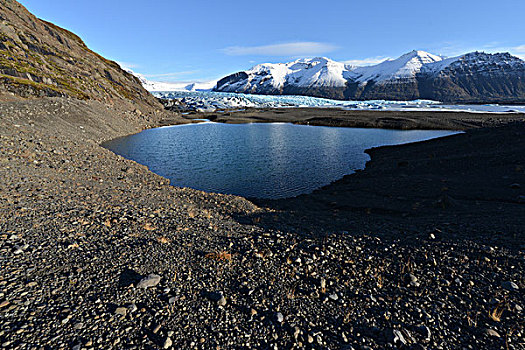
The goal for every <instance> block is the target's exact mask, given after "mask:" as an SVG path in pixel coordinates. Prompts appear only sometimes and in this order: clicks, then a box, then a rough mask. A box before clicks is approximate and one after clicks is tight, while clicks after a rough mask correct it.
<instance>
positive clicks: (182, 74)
mask: <svg viewBox="0 0 525 350" xmlns="http://www.w3.org/2000/svg"><path fill="white" fill-rule="evenodd" d="M199 72H200V71H199V70H189V71H183V72H173V73H162V74H144V76H145V77H147V78H165V79H168V78H177V77H180V76H186V75H193V74H196V73H199Z"/></svg>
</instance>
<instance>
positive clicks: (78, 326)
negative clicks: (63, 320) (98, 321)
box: [73, 322, 84, 329]
mask: <svg viewBox="0 0 525 350" xmlns="http://www.w3.org/2000/svg"><path fill="white" fill-rule="evenodd" d="M73 328H74V329H82V328H84V323H82V322H78V323H76V324H75V325H74V326H73Z"/></svg>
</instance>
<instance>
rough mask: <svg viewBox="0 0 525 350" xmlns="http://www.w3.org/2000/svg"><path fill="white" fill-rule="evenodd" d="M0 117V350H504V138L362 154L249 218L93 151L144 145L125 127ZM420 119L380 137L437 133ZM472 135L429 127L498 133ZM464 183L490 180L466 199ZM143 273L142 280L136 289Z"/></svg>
mask: <svg viewBox="0 0 525 350" xmlns="http://www.w3.org/2000/svg"><path fill="white" fill-rule="evenodd" d="M274 112H275V111H270V112H269V111H263V113H262V117H264V119H271V118H273V117H277V116H276V115H277V114H276V113H274ZM314 112H315V113H317V112H316V111H311V113H314ZM374 112H376V111H374ZM0 113H1V115H2V116H3V117H2V118H1V119H0V164H2V167H0V178H2V179H3V180H2V181H0V237H1V240H0V263H1V265H2V269H0V286H1V287H2V288H1V291H0V316H1V317H2V325H3V327H2V329H1V330H0V344H2V346H3V347H4V348H23V347H24V346H28V345H29V346H41V347H42V346H43V347H46V346H47V347H50V348H60V347H62V348H73V347H75V346H77V345H78V346H80V347H82V348H87V349H90V348H103V347H109V346H111V347H116V348H118V347H136V348H144V347H151V348H159V347H164V346H165V345H166V344H167V343H172V344H173V347H175V348H194V347H200V348H216V347H217V346H220V347H222V348H261V349H263V348H270V347H274V346H278V347H285V348H292V347H297V348H300V347H312V348H342V347H354V348H362V347H364V346H368V347H370V348H385V347H392V348H400V349H401V348H410V347H412V348H414V349H421V348H432V349H433V348H438V347H441V348H443V349H451V348H455V347H456V346H458V345H461V346H464V347H467V346H471V347H473V348H479V349H491V348H498V347H502V346H505V343H508V344H510V348H515V349H517V348H519V347H520V342H522V340H520V339H522V338H521V335H522V334H523V332H524V331H525V330H524V329H523V322H522V321H523V311H520V310H522V307H523V306H525V297H524V295H523V288H525V281H524V280H523V271H524V270H525V263H524V261H525V260H524V252H523V247H520V244H522V242H523V240H522V238H523V230H522V228H521V224H522V222H521V218H522V217H523V211H524V209H523V208H524V206H523V204H522V203H518V202H516V201H515V199H513V201H509V200H508V198H515V197H516V196H518V195H520V194H521V193H522V191H523V187H524V186H525V181H522V179H523V176H524V175H523V169H524V167H523V166H522V163H523V159H522V158H523V156H522V153H520V152H516V150H518V151H519V150H520V149H523V145H522V144H523V142H525V137H523V126H522V124H520V125H521V126H520V125H517V126H513V125H509V126H507V127H503V128H500V129H477V130H473V131H470V132H467V133H466V134H462V135H465V136H462V137H457V135H456V136H451V137H452V138H455V139H454V140H452V141H453V142H452V143H450V141H443V140H441V141H437V140H436V141H426V142H422V143H417V144H410V145H401V146H390V147H384V148H378V149H373V150H371V151H370V153H371V156H372V161H371V162H369V164H367V168H365V170H363V171H360V172H358V173H357V174H354V175H355V176H354V175H350V176H351V178H350V179H348V178H345V179H344V181H343V182H341V183H339V184H336V185H335V187H334V186H332V185H330V186H331V187H330V186H329V187H328V188H327V189H325V190H323V191H320V192H317V193H314V194H313V197H310V198H309V199H308V200H306V199H305V198H298V199H295V201H287V202H286V203H283V202H280V203H277V202H272V203H270V202H264V203H262V202H261V203H256V204H257V205H256V204H254V203H252V202H250V201H248V200H246V199H244V198H241V197H236V196H230V195H220V194H212V193H205V192H202V191H197V190H191V189H186V188H175V187H172V186H170V185H169V181H167V180H166V179H164V178H162V177H160V176H158V175H155V174H153V173H151V172H150V171H149V170H148V169H147V168H146V167H144V166H142V165H139V164H137V163H135V162H133V161H130V160H127V159H124V158H122V157H120V156H117V155H115V154H114V153H112V152H111V151H109V150H106V149H104V148H103V147H101V146H100V145H99V144H100V142H102V141H104V140H109V139H110V138H115V137H119V136H125V134H131V133H134V132H140V130H142V129H143V128H144V127H147V126H145V125H144V122H143V121H141V120H140V118H139V116H136V115H133V114H132V113H129V112H128V111H125V110H124V111H118V110H115V109H114V108H113V109H109V108H107V107H106V106H104V105H101V104H97V103H94V102H83V101H77V100H70V99H42V100H29V101H19V102H12V103H3V104H0ZM268 113H269V117H268ZM294 113H295V112H294ZM321 113H325V112H321ZM379 113H381V112H379ZM272 115H273V117H272ZM280 116H281V117H282V114H281V115H280ZM230 117H232V118H233V116H230ZM244 117H247V115H245V116H244ZM256 117H258V116H257V115H255V116H251V117H250V118H252V119H253V118H256ZM310 117H312V115H311V114H308V113H306V117H305V118H310ZM322 117H323V118H326V117H327V114H325V115H323V116H322ZM354 117H355V116H354ZM374 117H375V118H376V117H377V118H380V117H381V116H380V115H375V116H374ZM388 117H389V118H390V117H392V116H391V115H389V116H388ZM423 117H424V116H423ZM423 117H421V119H416V120H410V119H409V120H408V121H407V118H406V116H400V117H399V118H402V119H400V120H397V121H396V120H394V121H389V122H388V123H387V122H386V121H383V122H382V123H383V124H387V125H395V124H394V123H397V122H399V123H400V124H401V125H406V126H410V125H415V124H418V123H419V124H423V125H427V124H431V123H438V122H439V121H438V120H437V119H432V118H431V119H430V121H428V120H427V119H424V118H423ZM288 118H292V119H293V118H295V119H296V121H301V120H300V118H298V117H297V114H292V115H291V116H288ZM346 118H347V119H345V118H343V121H346V122H348V123H354V122H355V123H357V121H358V122H364V120H365V119H366V118H365V116H363V115H361V116H359V117H358V118H357V117H356V119H355V120H357V121H354V119H352V118H351V117H348V116H347V117H346ZM490 118H492V117H490ZM490 118H489V117H487V118H486V119H487V120H481V119H475V120H470V119H468V118H466V117H465V118H462V117H459V116H454V117H451V118H450V120H448V119H447V120H445V124H450V125H458V126H462V127H467V126H470V125H476V123H478V124H479V122H484V123H488V124H491V125H495V126H496V125H499V124H502V123H503V122H505V120H499V119H497V118H496V119H494V118H492V119H490ZM246 119H247V120H248V118H246ZM489 119H490V120H489ZM169 120H170V121H171V122H172V123H175V122H176V123H186V121H185V120H183V119H182V118H181V117H179V116H176V115H172V116H170V119H169ZM305 120H306V119H303V121H305ZM349 120H350V121H349ZM320 122H326V119H323V120H321V121H320ZM161 123H162V122H161ZM161 123H158V122H157V121H156V120H152V121H151V122H150V123H149V125H150V126H153V125H157V124H161ZM377 123H378V121H377V120H376V119H373V120H372V121H371V122H370V124H371V125H375V124H377ZM439 125H441V124H439ZM447 139H449V138H447ZM432 150H434V151H432ZM459 150H461V152H459ZM454 154H459V157H454V156H453V155H454ZM430 155H432V157H430ZM507 165H511V166H512V169H511V168H508V167H507ZM479 167H482V168H481V169H484V168H486V169H487V171H488V172H487V174H488V175H489V177H488V178H487V179H488V180H491V179H495V180H497V181H495V182H490V181H489V182H479V183H478V182H477V181H478V179H483V176H477V177H476V176H473V174H474V175H475V172H476V170H477V169H480V168H479ZM454 169H458V171H455V170H454ZM469 169H470V170H469ZM422 170H425V171H422ZM427 170H428V171H427ZM438 170H439V171H438ZM489 170H490V171H489ZM511 170H512V171H511ZM434 172H435V174H434ZM428 174H431V180H432V181H429V182H430V184H425V181H424V179H425V177H426V176H428ZM411 176H412V177H411ZM443 176H445V178H443ZM469 176H472V178H470V177H469ZM502 176H510V177H508V178H503V177H502ZM470 179H472V181H471V182H472V184H471V187H470V188H469V187H466V188H463V187H462V184H465V183H468V182H469V181H467V180H470ZM442 180H447V181H446V182H443V181H442ZM480 181H481V180H480ZM516 183H517V184H518V185H519V186H518V187H519V188H513V186H514V187H516V186H515V184H516ZM376 187H377V189H376V190H377V191H371V189H373V188H376ZM443 187H448V189H447V190H443ZM407 188H410V189H411V191H407V190H406V189H407ZM478 188H481V194H480V191H478V190H476V189H478ZM427 189H431V191H430V192H429V193H430V195H429V196H428V198H424V197H423V198H420V194H421V193H426V192H428V191H427ZM473 189H474V190H473ZM500 189H501V191H502V192H501V193H499V192H498V191H500ZM345 191H346V192H345ZM461 191H464V192H465V193H473V198H464V196H463V193H464V192H461ZM472 191H473V192H472ZM345 193H346V194H348V193H351V196H348V195H347V196H346V197H352V198H346V199H345V200H342V199H344V197H345V196H344V195H345ZM381 193H386V194H387V196H386V197H385V196H381V195H380V194H381ZM443 193H445V194H447V196H442V194H443ZM480 196H481V197H480ZM509 196H510V197H509ZM399 197H404V199H403V198H399ZM414 198H417V199H418V200H417V201H416V202H420V203H419V206H418V207H417V208H416V210H412V208H413V206H414V205H415V204H416V202H414V201H413V199H414ZM487 198H488V199H489V201H487ZM334 200H335V205H334ZM365 200H367V201H368V202H365ZM436 200H437V204H438V206H437V207H436V206H434V202H435V201H436ZM440 200H441V202H440ZM477 203H480V204H479V205H478V204H477ZM439 205H441V207H439ZM478 207H479V208H478ZM473 208H478V209H476V210H473ZM488 215H490V220H487V216H488ZM491 237H492V238H491ZM150 274H156V275H158V276H160V282H151V283H152V287H149V288H147V289H142V288H137V286H138V285H139V281H140V280H141V279H142V278H143V277H146V276H148V275H150ZM510 282H512V283H514V284H515V285H516V286H517V288H518V289H517V290H515V289H513V288H514V287H513V286H512V285H511V284H510ZM219 296H220V297H219ZM492 299H495V300H496V301H495V302H494V303H492ZM495 308H504V313H503V316H502V318H501V321H500V322H495V321H494V320H492V319H491V318H490V317H489V316H488V315H489V312H492V311H493V310H494V309H495ZM466 315H467V316H468V315H471V318H469V317H467V316H466ZM474 317H476V322H475V323H473V322H472V320H473V319H474ZM109 329H110V330H111V331H108V330H109ZM509 329H515V331H514V332H513V333H512V334H509V333H507V331H508V330H509ZM494 333H495V334H497V335H498V336H495V335H494ZM396 334H401V335H402V337H403V338H402V340H401V338H400V337H399V336H398V335H397V336H396ZM168 340H169V342H168ZM24 344H25V345H24Z"/></svg>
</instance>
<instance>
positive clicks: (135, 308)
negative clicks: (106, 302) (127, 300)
mask: <svg viewBox="0 0 525 350" xmlns="http://www.w3.org/2000/svg"><path fill="white" fill-rule="evenodd" d="M137 310H138V307H137V305H135V303H131V304H129V305H128V311H129V312H131V313H133V312H135V311H137Z"/></svg>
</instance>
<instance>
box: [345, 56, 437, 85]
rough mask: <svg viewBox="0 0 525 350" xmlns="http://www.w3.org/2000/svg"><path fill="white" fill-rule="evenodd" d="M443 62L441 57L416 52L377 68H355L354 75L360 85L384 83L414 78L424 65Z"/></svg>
mask: <svg viewBox="0 0 525 350" xmlns="http://www.w3.org/2000/svg"><path fill="white" fill-rule="evenodd" d="M441 60H443V58H442V57H440V56H436V55H433V54H431V53H428V52H425V51H417V50H414V51H410V52H408V53H406V54H404V55H402V56H401V57H399V58H397V59H395V60H387V61H384V62H381V63H379V64H377V65H375V66H369V67H358V68H355V69H354V70H353V71H352V73H353V77H354V79H355V80H356V81H357V82H359V83H365V82H368V81H375V82H376V83H383V82H387V81H389V80H397V79H410V78H414V77H415V76H416V74H417V73H419V72H420V71H421V68H422V67H423V66H424V65H426V64H429V63H434V62H439V61H441Z"/></svg>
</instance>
